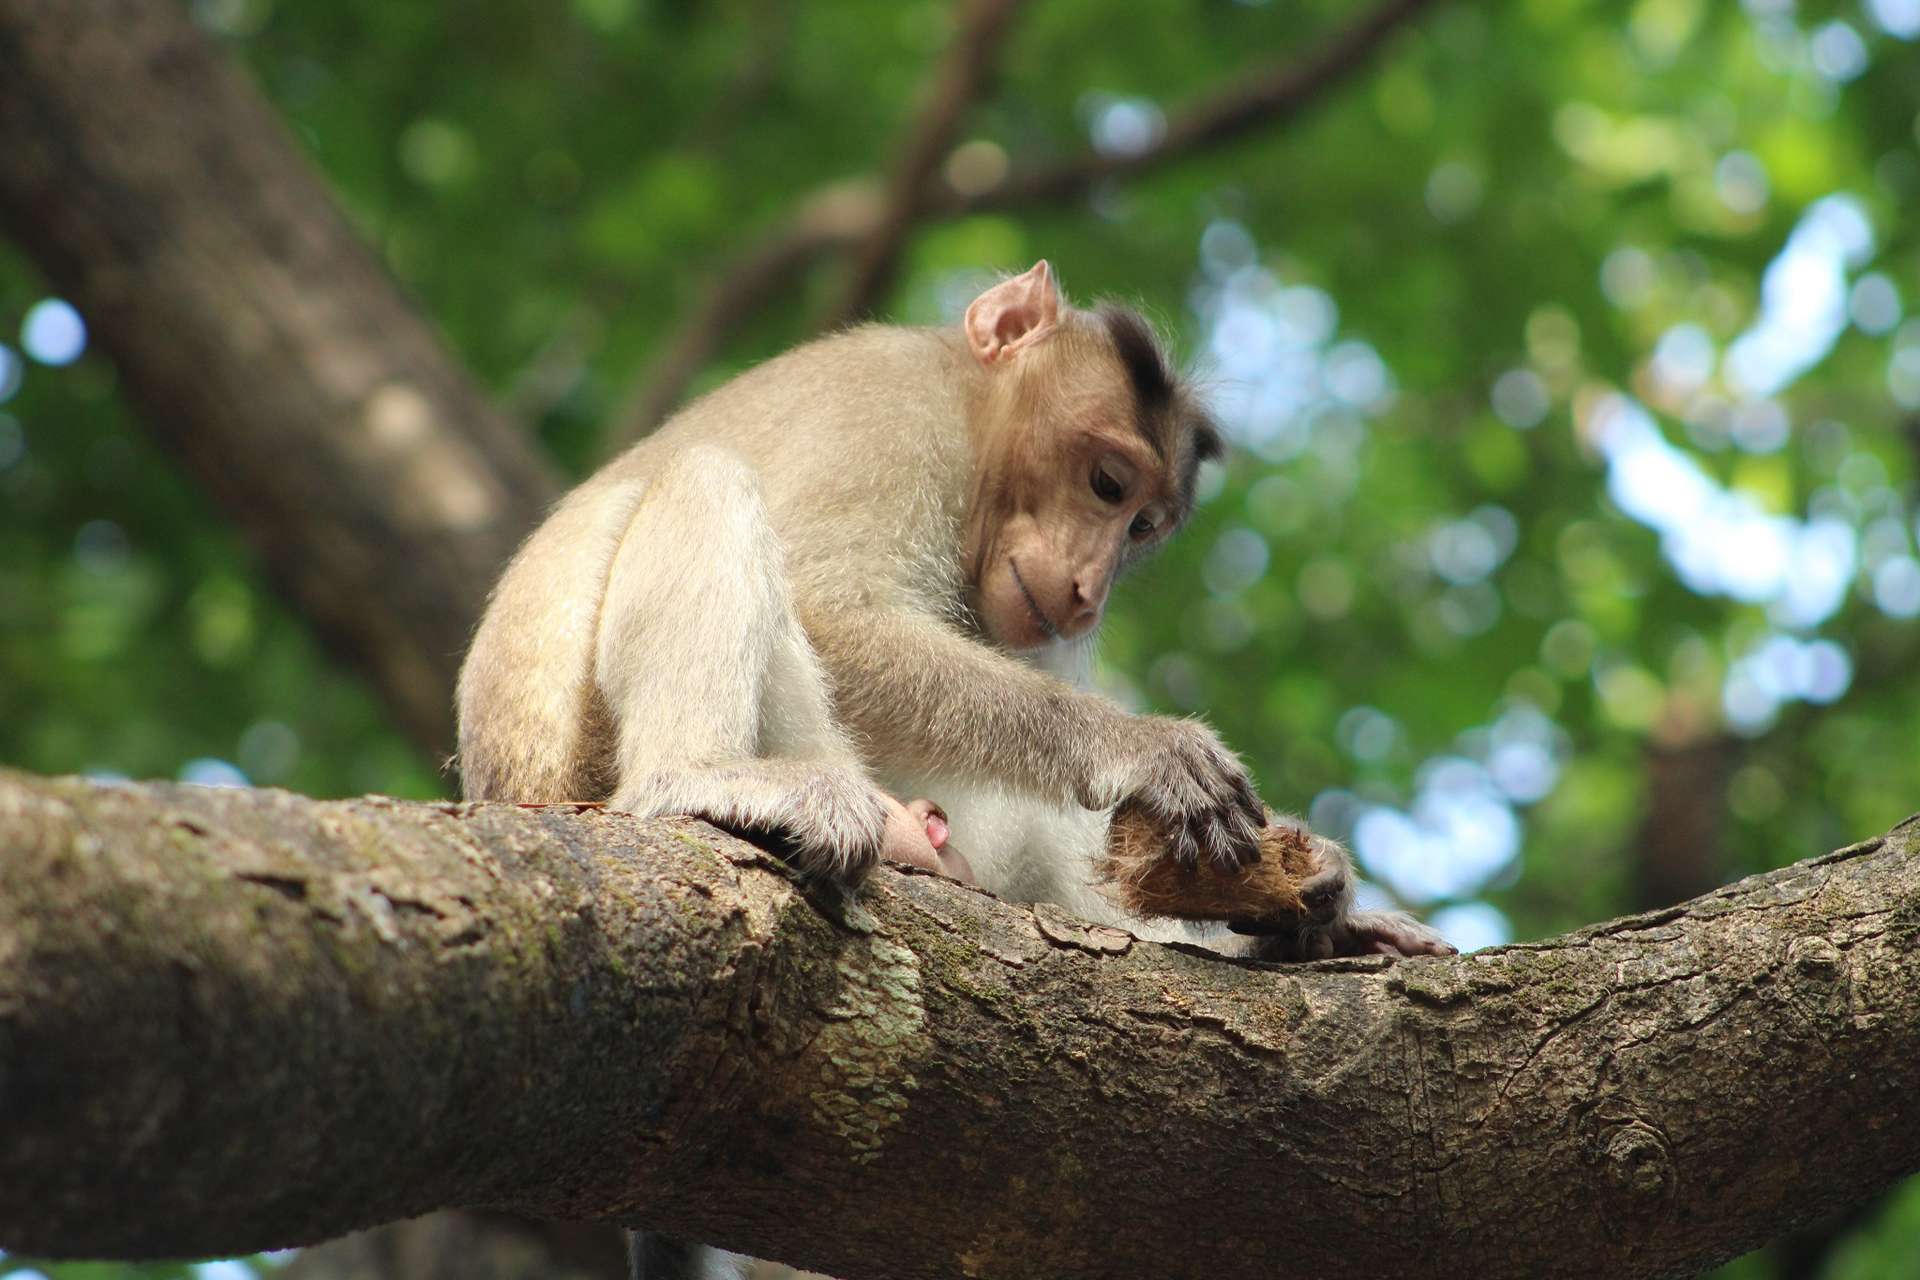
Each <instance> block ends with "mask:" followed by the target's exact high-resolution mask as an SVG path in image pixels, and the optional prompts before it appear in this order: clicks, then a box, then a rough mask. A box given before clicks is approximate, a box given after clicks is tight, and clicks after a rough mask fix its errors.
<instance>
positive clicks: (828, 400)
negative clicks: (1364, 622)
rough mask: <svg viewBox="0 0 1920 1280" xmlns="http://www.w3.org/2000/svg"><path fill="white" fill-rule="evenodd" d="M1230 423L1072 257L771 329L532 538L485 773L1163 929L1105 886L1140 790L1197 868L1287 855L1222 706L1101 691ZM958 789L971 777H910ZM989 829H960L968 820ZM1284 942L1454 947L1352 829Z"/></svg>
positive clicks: (464, 740) (475, 755)
mask: <svg viewBox="0 0 1920 1280" xmlns="http://www.w3.org/2000/svg"><path fill="white" fill-rule="evenodd" d="M1220 450H1221V442H1220V437H1219V434H1218V432H1217V431H1216V430H1215V428H1214V427H1213V425H1212V424H1211V423H1210V422H1209V420H1208V418H1207V415H1206V413H1205V412H1204V410H1203V409H1202V407H1201V406H1200V404H1199V403H1198V402H1197V400H1196V398H1195V396H1194V394H1193V392H1192V390H1191V389H1190V388H1189V387H1188V386H1187V385H1186V384H1185V383H1183V382H1182V381H1181V379H1180V378H1179V377H1177V376H1176V374H1175V372H1174V370H1173V368H1172V366H1171V364H1170V363H1169V361H1168V359H1167V357H1166V355H1165V354H1164V352H1163V350H1162V348H1161V346H1160V344H1159V342H1158V340H1157V339H1156V338H1155V336H1154V334H1153V332H1152V330H1151V329H1149V327H1148V326H1147V324H1146V323H1145V322H1144V321H1143V320H1142V319H1141V318H1140V317H1139V316H1137V315H1135V314H1134V313H1133V312H1131V311H1127V310H1123V309H1119V308H1103V309H1100V310H1096V311H1084V310H1079V309H1075V308H1073V307H1070V306H1069V305H1067V304H1066V303H1065V302H1064V301H1063V300H1062V299H1061V297H1060V295H1059V293H1058V291H1057V290H1056V288H1055V284H1054V280H1053V276H1052V273H1051V271H1050V270H1049V268H1048V266H1047V264H1046V263H1045V262H1041V263H1038V264H1036V265H1035V266H1034V267H1033V268H1032V269H1031V270H1029V271H1027V272H1025V273H1023V274H1021V275H1018V276H1015V277H1013V278H1011V279H1008V280H1004V281H1002V282H1001V283H999V284H996V285H993V286H992V287H991V288H988V289H987V290H986V291H985V292H983V293H982V294H980V296H979V297H977V298H975V299H974V301H973V303H972V305H970V306H969V307H968V308H967V311H966V314H965V317H964V319H963V321H962V322H961V324H960V325H959V326H958V327H956V328H945V329H935V328H926V329H920V328H898V327H891V326H882V325H869V326H865V327H861V328H857V329H853V330H850V331H847V332H844V333H840V334H836V335H834V336H832V337H828V338H824V339H821V340H820V341H817V342H813V343H810V344H808V345H806V346H803V347H800V348H798V349H796V350H794V351H790V352H788V353H787V354H785V355H783V356H780V357H779V358H777V359H775V360H772V361H769V362H768V363H766V364H764V365H761V366H759V367H758V368H755V369H753V370H751V371H749V372H747V373H744V374H742V375H741V376H739V377H737V378H735V379H734V380H732V381H731V382H728V383H727V384H725V385H724V386H722V387H720V388H719V389H718V390H716V391H714V392H712V393H711V394H709V395H707V396H705V397H703V398H702V399H700V400H698V401H696V402H695V403H693V404H692V405H690V406H688V407H687V408H686V409H685V410H683V411H682V412H681V413H680V414H678V415H677V416H676V417H675V418H674V419H673V420H672V421H671V422H669V423H668V424H667V425H666V426H665V427H663V428H662V429H661V430H660V431H658V432H657V433H655V434H654V435H653V436H651V437H650V438H648V439H647V440H645V441H643V442H642V443H640V444H638V445H636V446H635V447H634V448H632V449H631V450H629V451H628V452H627V453H625V454H623V455H622V456H621V457H619V458H617V459H615V460H614V461H613V462H611V463H609V464H608V465H607V466H606V467H605V468H604V469H603V470H601V471H600V472H599V473H598V474H596V475H595V476H593V477H592V478H591V479H590V480H588V481H587V482H586V483H584V484H582V485H581V486H580V487H579V488H578V489H576V490H574V491H573V493H572V494H570V495H569V496H568V497H567V498H566V499H565V500H564V501H563V502H562V503H561V504H560V505H559V506H558V507H557V508H556V509H555V510H554V512H553V514H552V515H551V516H550V517H549V518H548V520H547V521H546V523H545V524H543V525H542V526H541V527H540V529H539V530H538V531H537V532H536V533H535V534H534V535H533V537H532V538H531V539H529V540H528V542H527V543H526V545H525V546H524V547H523V548H522V549H521V550H520V552H519V554H518V555H517V556H515V557H514V560H513V562H512V564H511V565H509V566H508V568H507V571H506V574H505V576H504V577H503V578H502V579H501V582H500V585H499V587H498V588H497V590H496V591H495V592H494V595H493V599H492V602H491V604H490V605H489V607H488V609H487V612H486V616H485V618H484V620H483V621H482V622H481V624H480V629H479V631H478V633H477V634H476V636H475V638H474V643H473V648H472V651H471V652H470V653H469V654H468V657H467V661H466V665H465V667H464V669H463V670H462V671H461V675H460V688H459V713H460V768H461V774H462V779H463V783H464V786H465V791H466V794H467V795H468V796H469V797H471V798H476V799H503V800H516V801H523V802H537V801H562V800H593V799H604V800H605V801H607V803H608V804H609V805H610V806H611V807H612V808H614V809H619V810H625V811H628V812H631V813H635V814H640V815H656V814H692V815H697V816H699V817H702V818H706V819H708V820H710V821H712V822H715V823H716V824H718V825H721V826H723V827H727V828H729V829H733V830H736V831H743V832H749V833H753V834H755V835H756V836H758V837H759V838H761V839H763V840H766V841H769V842H771V843H773V845H774V846H775V847H776V848H778V849H780V850H781V851H782V852H783V853H784V854H785V855H786V856H787V858H788V859H789V861H790V862H791V863H792V864H793V865H795V866H796V867H797V868H798V869H799V870H800V871H801V872H802V874H805V875H808V876H812V877H815V878H821V879H830V880H834V881H838V882H840V883H842V884H851V883H854V882H857V881H858V880H859V879H860V878H861V877H862V876H863V875H865V874H866V873H867V872H868V870H869V869H870V868H871V867H873V865H874V864H875V863H876V862H878V861H879V860H880V859H882V858H883V857H894V858H897V859H900V860H903V861H908V862H914V863H918V864H919V865H923V866H932V867H937V868H940V869H944V870H946V871H948V872H949V873H952V874H961V875H967V874H970V875H971V876H972V877H973V878H975V879H977V880H978V882H979V883H980V884H981V885H982V886H984V887H986V888H988V889H990V890H992V891H993V892H995V893H997V894H999V895H1001V896H1002V897H1005V898H1009V899H1014V900H1019V901H1049V902H1055V903H1059V904H1061V905H1063V906H1066V907H1068V908H1070V909H1072V910H1074V911H1076V912H1078V913H1080V914H1082V915H1084V916H1087V917H1089V918H1092V919H1096V920H1100V921H1103V922H1108V923H1121V924H1125V925H1126V926H1127V927H1129V928H1132V929H1133V930H1134V931H1135V932H1138V933H1143V934H1145V935H1147V936H1160V937H1166V936H1177V935H1178V932H1179V926H1177V925H1172V924H1168V923H1165V922H1161V923H1160V924H1158V925H1146V924H1143V923H1142V922H1141V921H1139V920H1138V919H1136V918H1134V917H1132V916H1128V915H1127V914H1125V912H1124V911H1123V908H1122V906H1121V905H1120V902H1121V900H1122V899H1120V898H1117V897H1116V896H1114V895H1112V894H1110V893H1109V892H1108V891H1106V890H1103V889H1102V888H1100V887H1099V886H1098V885H1097V883H1096V881H1097V878H1098V877H1097V874H1096V871H1095V864H1096V860H1097V859H1098V858H1099V857H1100V855H1101V853H1102V850H1103V848H1104V845H1105V841H1106V837H1107V830H1108V823H1109V815H1110V814H1111V813H1113V812H1114V811H1115V810H1116V807H1119V806H1124V811H1125V812H1128V813H1130V814H1138V815H1142V820H1143V821H1145V822H1147V823H1148V824H1149V825H1150V829H1151V831H1152V832H1154V833H1155V834H1154V836H1153V839H1154V840H1155V841H1157V842H1158V843H1157V847H1160V848H1164V849H1167V850H1169V851H1170V852H1171V856H1172V859H1173V861H1174V863H1175V864H1176V866H1178V867H1184V868H1188V869H1200V868H1207V869H1210V870H1212V871H1215V872H1219V873H1231V872H1234V871H1235V870H1237V869H1241V868H1244V867H1246V866H1247V865H1249V864H1251V863H1253V862H1254V861H1256V860H1257V859H1258V858H1259V857H1260V845H1261V840H1262V836H1263V831H1264V829H1265V828H1266V826H1267V822H1268V814H1267V811H1266V809H1265V807H1264V806H1263V805H1262V803H1261V801H1260V799H1259V797H1258V796H1256V795H1255V793H1254V789H1253V787H1252V785H1251V783H1250V782H1249V780H1248V777H1247V773H1246V770H1245V769H1244V768H1243V767H1242V766H1241V764H1240V762H1239V760H1238V759H1236V758H1235V757H1234V755H1233V753H1232V752H1230V751H1229V750H1227V748H1226V747H1225V746H1223V745H1222V744H1221V742H1220V740H1219V739H1218V738H1217V737H1216V736H1215V735H1214V734H1213V732H1212V731H1211V730H1209V729H1208V728H1206V727H1205V726H1204V725H1202V724H1200V723H1198V722H1196V721H1192V720H1183V719H1175V718H1168V717H1162V716H1149V715H1137V714H1134V713H1132V712H1129V711H1126V710H1123V709H1122V708H1120V707H1118V706H1116V705H1115V704H1114V703H1112V702H1110V701H1108V700H1107V699H1105V698H1103V697H1101V696H1099V695H1098V694H1096V693H1093V692H1091V691H1089V689H1088V688H1087V686H1086V667H1087V660H1088V649H1089V646H1090V642H1091V640H1092V637H1093V634H1094V631H1095V629H1096V628H1097V627H1098V625H1099V623H1100V618H1101V614H1102V612H1103V610H1104V609H1105V606H1106V602H1107V595H1108V591H1109V590H1110V588H1111V587H1112V586H1113V582H1114V579H1115V578H1116V577H1117V576H1118V575H1119V574H1120V573H1121V572H1122V571H1124V570H1125V569H1126V568H1127V567H1128V566H1129V565H1131V564H1133V563H1134V562H1135V561H1137V560H1139V559H1140V558H1141V557H1143V556H1145V555H1147V554H1149V553H1151V552H1152V551H1153V550H1154V549H1155V548H1157V547H1158V546H1160V545H1161V544H1162V543H1163V542H1165V541H1166V540H1167V538H1169V537H1170V536H1172V535H1173V534H1174V532H1175V531H1177V530H1178V529H1179V528H1180V526H1181V524H1182V522H1183V521H1185V519H1186V518H1187V515H1188V513H1189V511H1190V509H1191V507H1192V504H1193V491H1194V477H1195V473H1196V472H1197V470H1198V469H1199V466H1200V464H1201V463H1202V462H1203V461H1205V460H1207V459H1209V458H1212V457H1215V456H1217V455H1218V454H1219V453H1220ZM918 796H925V797H928V798H929V801H935V802H938V806H939V807H938V808H936V807H934V805H933V804H931V803H929V802H928V801H912V802H910V803H902V801H901V799H899V797H918ZM949 822H950V824H951V829H952V831H953V832H955V833H956V839H957V840H958V841H959V843H961V844H963V845H964V847H965V848H966V850H967V853H968V856H969V858H970V860H971V866H970V868H969V867H968V865H967V863H966V862H964V861H962V860H960V859H959V858H958V856H957V854H956V853H955V852H954V851H953V850H952V849H951V848H950V847H949V846H948V844H947V842H946V831H947V829H948V824H949ZM1315 856H1316V857H1319V858H1321V859H1322V862H1323V865H1322V866H1321V871H1320V873H1319V874H1318V877H1317V879H1316V880H1315V882H1314V887H1313V901H1312V902H1311V903H1310V904H1308V905H1309V906H1310V907H1311V910H1309V911H1307V912H1305V913H1304V914H1303V915H1302V917H1301V924H1300V927H1299V928H1298V929H1295V930H1292V931H1291V932H1290V933H1289V934H1288V935H1287V936H1284V937H1278V938H1276V939H1275V940H1274V941H1273V942H1271V943H1270V944H1269V945H1268V947H1267V950H1268V951H1269V952H1270V953H1271V954H1274V955H1279V956H1289V957H1291V956H1313V955H1324V954H1330V953H1335V952H1339V953H1360V952H1369V951H1386V952H1389V953H1408V954H1411V953H1414V952H1426V951H1441V950H1444V949H1445V944H1444V943H1441V942H1440V940H1439V939H1438V936H1437V935H1435V934H1433V933H1432V932H1431V931H1430V930H1427V929H1426V928H1425V927H1424V926H1421V925H1419V924H1417V923H1415V922H1414V921H1412V920H1410V919H1408V918H1407V917H1405V916H1402V915H1399V914H1397V913H1356V912H1352V911H1351V910H1350V909H1349V905H1350V902H1351V892H1350V877H1349V871H1348V866H1347V861H1346V857H1345V854H1344V853H1342V852H1340V851H1339V849H1338V847H1337V846H1334V845H1331V844H1330V843H1327V842H1320V846H1319V848H1318V852H1317V853H1316V854H1315Z"/></svg>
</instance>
